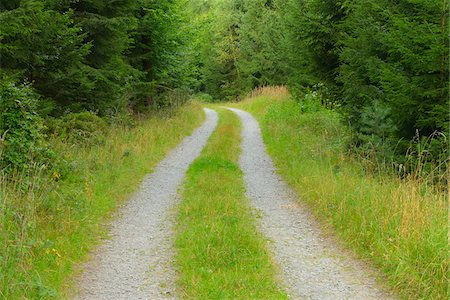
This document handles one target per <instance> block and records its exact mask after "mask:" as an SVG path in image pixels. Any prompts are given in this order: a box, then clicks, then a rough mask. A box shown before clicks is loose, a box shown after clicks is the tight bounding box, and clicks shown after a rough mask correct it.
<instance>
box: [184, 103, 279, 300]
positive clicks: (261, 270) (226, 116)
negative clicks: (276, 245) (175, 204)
mask: <svg viewBox="0 0 450 300" xmlns="http://www.w3.org/2000/svg"><path fill="white" fill-rule="evenodd" d="M238 124H239V120H238V118H237V117H236V116H235V115H234V114H233V113H232V112H230V111H222V112H221V113H220V119H219V125H218V128H217V130H216V131H215V132H214V133H213V135H212V137H211V139H210V141H209V143H208V144H207V146H206V148H205V149H204V150H203V152H202V154H201V156H200V157H199V158H198V159H197V160H196V161H195V162H194V163H193V164H192V165H191V167H190V168H189V170H188V174H187V179H186V183H185V185H184V190H183V193H182V196H183V200H182V203H181V204H180V207H179V215H178V217H179V218H178V220H179V223H178V233H177V238H176V248H177V252H178V254H177V258H176V261H177V265H178V268H179V271H180V279H179V283H180V286H181V295H182V296H181V298H183V299H286V298H287V297H286V295H285V294H284V292H282V291H281V290H280V289H279V287H278V286H277V284H276V282H275V280H274V273H275V272H274V267H273V266H272V265H271V261H270V258H269V254H268V253H267V249H266V247H265V243H266V241H265V239H264V238H263V237H262V236H261V235H260V234H259V233H258V232H257V230H256V226H255V222H254V214H253V212H252V210H251V208H250V206H249V203H248V200H247V199H246V197H245V188H244V183H243V175H242V172H241V170H240V169H239V167H238V165H237V161H238V156H239V153H240V140H241V138H240V127H239V126H238Z"/></svg>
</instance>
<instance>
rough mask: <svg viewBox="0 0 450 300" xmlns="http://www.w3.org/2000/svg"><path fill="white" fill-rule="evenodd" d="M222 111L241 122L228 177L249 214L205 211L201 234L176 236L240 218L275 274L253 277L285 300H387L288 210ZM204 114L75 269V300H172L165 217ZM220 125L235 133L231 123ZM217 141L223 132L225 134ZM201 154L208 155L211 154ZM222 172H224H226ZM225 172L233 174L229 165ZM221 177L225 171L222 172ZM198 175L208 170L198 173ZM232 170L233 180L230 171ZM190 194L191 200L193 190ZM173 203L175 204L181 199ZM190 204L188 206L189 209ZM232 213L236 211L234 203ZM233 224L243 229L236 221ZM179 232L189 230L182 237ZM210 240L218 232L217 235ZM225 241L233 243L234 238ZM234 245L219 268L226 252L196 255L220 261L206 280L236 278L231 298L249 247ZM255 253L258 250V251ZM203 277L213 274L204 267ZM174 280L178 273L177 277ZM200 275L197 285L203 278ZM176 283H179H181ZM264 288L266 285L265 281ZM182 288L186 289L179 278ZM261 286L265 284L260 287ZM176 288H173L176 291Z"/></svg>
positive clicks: (260, 158)
mask: <svg viewBox="0 0 450 300" xmlns="http://www.w3.org/2000/svg"><path fill="white" fill-rule="evenodd" d="M232 110H233V112H235V113H236V114H237V115H238V116H239V118H240V120H241V125H240V126H242V140H241V149H242V150H241V154H240V158H239V165H240V167H241V169H242V173H243V177H242V178H240V177H239V173H237V175H236V174H235V175H232V177H234V178H235V179H236V178H237V180H238V181H239V180H240V181H241V182H242V185H244V184H245V187H246V196H247V198H248V199H249V200H250V203H251V204H250V206H253V207H252V208H251V210H252V211H253V212H252V213H251V214H249V215H247V216H242V215H240V214H239V212H232V211H231V209H230V208H229V207H226V209H225V211H223V212H215V211H212V212H206V214H211V216H213V217H208V218H209V219H210V220H208V221H211V222H212V223H211V224H210V225H201V224H200V225H199V224H197V223H192V222H191V223H189V222H187V223H186V224H182V225H183V228H181V229H182V230H184V229H186V227H189V226H193V227H195V226H197V227H198V226H200V227H202V226H206V227H208V228H210V229H208V232H212V231H213V230H215V227H218V226H219V224H220V226H221V227H230V228H231V227H233V226H234V224H236V223H240V222H241V221H242V220H239V218H246V217H249V218H251V219H253V220H250V221H249V224H252V223H253V221H255V220H256V221H255V223H256V227H255V230H256V228H258V231H261V233H262V235H263V236H264V238H263V240H262V241H263V242H262V246H261V247H262V248H264V249H262V252H264V253H265V252H267V253H268V255H267V256H265V255H261V258H258V259H260V262H261V265H262V266H264V267H263V268H265V269H271V268H273V269H274V270H279V272H278V273H279V274H278V275H273V274H272V273H271V272H270V271H269V272H268V273H267V274H264V275H263V276H266V277H271V276H272V275H273V277H274V278H273V282H275V285H277V286H279V287H280V288H281V289H285V290H286V292H287V294H288V295H289V297H290V298H293V299H389V298H390V297H391V296H390V294H389V293H388V292H386V291H385V290H384V289H383V288H381V287H380V286H378V285H377V283H376V280H375V278H376V277H377V276H376V275H375V274H374V271H372V270H370V269H369V268H367V267H366V266H365V264H364V263H361V262H360V261H358V260H357V259H354V258H352V255H350V254H349V253H346V252H345V251H344V250H342V248H340V247H339V246H338V245H337V243H334V242H333V241H332V239H331V238H329V237H327V236H326V235H325V234H324V233H323V232H322V231H321V229H320V226H319V225H318V224H317V223H315V222H314V221H313V218H312V217H311V216H310V214H309V213H308V209H306V208H305V207H304V206H302V205H300V204H299V203H298V201H297V199H298V197H297V196H295V195H294V193H293V192H292V191H291V190H290V189H289V188H288V187H287V185H286V184H285V183H284V182H283V181H282V180H281V178H280V177H279V176H278V175H277V174H276V173H275V169H274V166H273V163H272V161H271V159H270V157H269V156H268V154H267V153H266V150H265V145H264V142H263V140H262V136H261V131H260V128H259V124H258V122H257V121H256V120H255V119H254V118H253V117H252V116H251V115H250V114H249V113H246V112H244V111H241V110H237V109H232ZM206 113H207V120H206V122H205V123H204V124H203V125H202V126H201V127H200V128H199V129H198V130H197V131H195V132H194V134H193V135H192V136H190V137H187V138H186V139H185V140H184V141H183V142H182V143H181V144H180V145H179V146H178V147H176V148H175V149H174V150H173V151H172V152H171V153H170V154H169V155H168V156H167V157H166V158H165V159H164V160H163V161H162V162H161V163H160V164H159V166H158V167H157V168H156V169H155V171H154V172H153V173H152V174H150V175H149V176H148V177H147V178H146V179H145V180H144V182H143V184H142V187H141V190H140V191H139V192H138V193H137V194H136V195H135V196H134V197H133V198H132V199H131V200H130V201H129V202H128V203H127V204H126V205H125V206H124V207H123V208H122V209H120V210H119V214H118V217H117V219H116V220H115V221H114V222H113V223H112V225H111V230H110V236H111V239H109V240H107V241H105V243H104V244H103V245H101V246H100V247H99V248H98V249H97V250H96V251H95V253H94V254H93V257H92V259H91V260H90V261H89V262H87V263H86V265H85V266H83V269H84V270H85V271H84V273H83V274H82V275H81V276H80V278H79V280H78V283H77V287H76V289H77V293H76V296H75V298H76V299H94V298H95V299H109V298H114V299H161V298H176V297H177V293H178V291H179V290H177V288H176V286H177V284H176V277H177V274H176V271H175V270H176V269H177V266H176V264H175V260H176V259H174V257H175V254H174V249H173V244H175V242H174V239H173V237H174V235H175V234H176V233H175V230H174V227H173V226H174V222H176V221H175V220H174V216H173V210H172V208H173V207H176V204H177V199H178V197H177V188H178V186H179V185H180V183H181V182H182V180H183V177H184V174H185V173H186V171H187V170H188V168H189V165H190V164H191V163H192V162H193V161H194V159H195V158H196V157H197V156H199V155H200V152H201V150H202V148H203V147H204V145H205V144H206V143H207V140H208V138H209V136H210V135H211V133H212V132H213V130H214V128H215V127H216V124H217V115H216V113H215V112H213V111H212V110H207V111H206ZM236 120H237V119H236ZM235 123H237V122H235ZM230 126H235V127H239V124H234V125H230ZM216 132H217V131H216ZM224 132H225V133H226V131H224ZM224 138H225V137H224ZM219 139H220V137H219ZM234 142H235V141H234ZM224 147H226V145H220V144H217V142H216V146H215V147H212V149H213V150H209V151H210V152H211V151H212V152H214V151H216V152H217V151H223V148H224ZM221 148H222V149H221ZM231 148H232V147H230V149H231ZM214 149H215V150H214ZM202 155H205V154H202ZM208 155H214V153H209V154H208ZM236 157H237V156H236ZM225 162H226V161H225ZM221 164H223V162H222V163H221ZM226 165H227V164H226ZM227 166H228V167H229V165H227ZM230 166H233V165H232V162H231V163H230ZM228 167H226V168H225V169H227V168H228ZM220 168H222V169H223V168H224V166H222V165H220V166H219V169H220ZM229 169H230V170H232V171H233V170H234V169H233V168H231V167H230V168H229ZM205 170H206V171H208V169H205ZM237 170H238V172H240V171H239V169H237ZM202 172H203V171H202ZM206 176H207V178H208V176H209V178H211V180H214V179H212V177H211V176H214V174H213V173H211V174H210V175H208V174H206ZM194 178H195V177H194ZM188 181H189V179H188ZM196 181H197V180H195V179H194V180H193V184H196V183H198V182H196ZM229 183H232V181H229ZM188 184H189V182H188ZM226 184H227V183H225V182H222V183H221V184H216V185H221V186H225V185H226ZM234 184H236V183H234ZM237 184H238V185H239V184H240V183H237ZM194 186H195V185H194ZM198 188H201V186H200V187H196V189H198ZM213 188H214V187H208V190H205V191H203V192H204V193H205V194H206V193H211V195H210V194H207V195H208V197H210V198H211V201H213V199H212V197H213V192H212V189H213ZM189 193H190V192H189V191H188V194H189ZM192 193H195V191H194V192H192ZM183 196H185V198H186V197H188V196H186V195H183ZM208 197H207V198H208ZM236 197H237V198H239V197H241V196H239V195H238V196H236ZM242 198H245V197H242ZM205 199H206V198H205ZM206 200H209V199H206ZM234 200H236V199H234ZM181 201H182V202H183V200H181ZM230 201H231V199H230ZM239 201H244V200H240V199H237V202H239ZM195 205H197V206H198V204H195ZM195 205H194V206H193V207H189V206H187V207H185V208H184V209H185V211H186V212H187V213H189V212H191V211H192V210H194V209H195ZM205 205H206V204H205ZM200 206H202V204H200ZM182 207H183V206H182ZM236 207H241V206H240V204H238V205H237V206H236ZM211 209H212V210H215V209H217V207H214V206H211ZM201 214H205V212H201ZM217 216H219V218H217ZM192 218H193V217H192V216H190V215H187V217H186V219H187V220H188V221H192ZM220 218H223V219H224V220H225V223H223V224H221V223H219V221H220V220H219V219H220ZM231 221H232V222H231ZM243 224H246V223H245V222H243ZM187 229H188V230H189V228H187ZM239 230H240V229H238V231H239ZM252 230H253V229H252ZM192 232H193V233H194V236H193V237H189V238H188V240H195V238H200V239H202V238H203V236H195V234H200V232H201V231H195V230H194V231H192ZM214 232H219V233H223V231H222V228H220V229H219V230H218V231H217V230H216V231H214ZM223 234H224V236H217V237H213V238H214V240H215V241H216V242H217V240H218V241H222V242H223V241H224V239H225V238H231V239H233V237H227V236H226V233H223ZM255 234H259V233H255ZM235 235H239V232H237V234H235ZM204 238H206V237H204ZM266 239H268V241H267V240H266ZM256 240H258V238H256ZM241 243H242V241H241V240H239V237H235V239H234V240H232V241H230V247H234V248H236V249H234V248H233V253H232V258H233V261H232V262H231V263H230V264H227V265H225V266H224V264H223V259H222V258H223V257H224V252H226V249H222V248H217V249H215V248H214V244H208V245H206V246H207V249H206V252H205V255H211V259H212V258H213V257H218V258H219V260H221V263H220V267H217V269H216V270H215V269H208V272H206V273H208V274H211V275H210V276H211V277H214V276H216V274H214V273H221V272H225V273H226V272H229V271H230V270H231V271H232V272H233V270H234V273H236V274H234V278H233V279H232V283H236V284H235V286H236V289H245V284H247V283H246V282H242V278H243V277H245V276H246V274H244V273H241V272H243V271H237V268H238V267H237V266H240V265H241V266H243V268H244V269H245V267H246V266H245V263H243V264H241V262H239V261H236V260H239V259H241V258H242V259H247V258H245V255H247V256H249V255H248V254H246V253H247V252H248V251H250V250H249V248H251V247H253V246H252V245H243V244H241ZM255 243H259V242H255ZM219 244H220V242H219ZM256 248H257V247H256ZM265 248H267V251H266V250H265ZM176 250H179V249H176ZM260 250H261V249H260ZM188 251H189V249H188ZM192 251H193V253H191V254H192V257H195V256H196V255H197V256H198V253H195V251H196V250H195V249H193V250H192ZM214 251H216V252H214ZM258 251H259V250H257V252H258ZM178 252H180V251H178ZM239 253H241V254H242V253H244V256H242V255H241V256H239ZM258 253H259V252H258ZM250 256H253V254H250ZM209 260H210V258H207V259H206V261H209ZM266 265H269V267H266ZM270 265H272V267H270ZM200 267H202V266H200ZM208 268H209V267H208ZM211 268H214V266H213V267H211ZM221 268H222V269H221ZM223 268H227V270H223ZM203 269H206V267H205V268H200V271H201V270H203ZM255 270H256V271H255V273H258V272H259V270H258V266H256V269H255ZM250 272H253V271H250ZM181 273H183V269H182V270H181ZM274 273H276V272H274ZM208 274H207V276H209V275H208ZM202 275H204V274H202ZM180 276H181V277H182V276H183V274H181V275H180ZM188 277H190V278H194V277H195V280H194V279H192V281H195V282H193V283H192V284H194V285H202V283H201V282H198V280H202V276H198V277H196V276H195V275H190V276H188ZM275 277H276V278H275ZM226 280H228V279H227V278H225V277H223V278H222V277H220V276H219V277H218V278H217V282H214V283H212V285H215V286H218V287H219V290H220V287H221V285H220V283H221V282H225V281H226ZM233 280H234V281H233ZM252 280H254V278H253V279H252ZM271 280H272V279H270V278H269V279H268V281H271ZM187 281H189V278H188V280H187ZM187 284H188V285H189V284H191V283H187ZM270 285H271V283H269V286H270ZM231 286H233V284H231ZM255 286H256V288H257V286H258V282H256V285H254V286H253V287H252V288H253V289H254V288H255ZM243 287H244V288H243ZM185 288H186V287H181V290H183V289H185ZM208 291H209V292H211V293H213V292H212V289H211V288H210V287H208V288H207V290H206V293H208ZM213 295H214V294H210V297H209V298H211V297H212V298H214V296H213ZM215 295H216V296H217V295H220V294H215ZM222 295H223V294H222ZM231 295H234V296H233V298H253V297H255V295H258V293H257V292H256V294H255V291H252V292H251V293H250V292H249V293H248V294H246V291H240V294H233V293H231ZM252 295H253V296H252ZM203 296H205V295H203ZM217 297H219V296H217ZM260 297H261V296H260ZM264 297H269V298H271V299H272V298H276V299H284V298H285V297H286V295H285V294H284V293H283V292H277V291H275V292H274V293H273V294H271V295H270V296H269V295H266V296H264Z"/></svg>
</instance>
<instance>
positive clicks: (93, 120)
mask: <svg viewBox="0 0 450 300" xmlns="http://www.w3.org/2000/svg"><path fill="white" fill-rule="evenodd" d="M46 125H47V130H48V132H49V133H50V134H52V135H55V136H58V137H60V138H61V139H63V140H66V141H67V142H69V143H74V144H87V145H92V144H96V143H100V142H101V141H103V139H104V134H105V133H106V128H107V126H106V122H105V120H103V119H102V118H100V117H99V116H97V115H96V114H95V113H93V112H89V111H85V112H80V113H71V114H68V115H65V116H64V117H62V118H60V119H48V120H47V122H46Z"/></svg>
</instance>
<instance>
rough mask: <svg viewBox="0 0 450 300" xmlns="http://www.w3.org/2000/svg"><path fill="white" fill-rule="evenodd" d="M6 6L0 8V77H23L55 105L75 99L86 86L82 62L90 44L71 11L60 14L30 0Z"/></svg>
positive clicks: (61, 104)
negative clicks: (74, 22) (76, 23)
mask: <svg viewBox="0 0 450 300" xmlns="http://www.w3.org/2000/svg"><path fill="white" fill-rule="evenodd" d="M9 8H10V9H1V10H0V23H1V24H2V26H1V29H0V41H1V45H0V56H1V58H2V59H1V60H0V66H1V70H0V78H5V77H10V78H13V79H14V80H17V81H19V82H20V81H23V80H27V81H28V82H30V83H31V84H33V87H34V88H35V89H36V91H37V92H38V93H39V94H41V95H43V96H45V97H49V98H51V99H53V100H54V101H56V102H57V106H58V107H59V106H64V105H68V104H70V103H73V102H75V101H78V98H77V96H78V93H80V92H81V91H83V90H84V89H86V85H88V83H87V82H86V81H87V79H86V76H87V75H86V70H85V68H83V64H82V62H83V59H84V57H85V56H86V55H87V54H88V53H89V49H90V43H84V42H83V39H84V38H85V36H84V35H83V34H82V32H81V29H80V28H79V27H76V26H74V24H73V20H72V16H73V14H72V11H68V12H66V13H65V14H61V13H59V12H58V11H54V10H48V9H46V8H45V7H44V3H43V2H42V1H33V0H28V1H20V4H19V3H18V4H17V5H16V6H10V7H9Z"/></svg>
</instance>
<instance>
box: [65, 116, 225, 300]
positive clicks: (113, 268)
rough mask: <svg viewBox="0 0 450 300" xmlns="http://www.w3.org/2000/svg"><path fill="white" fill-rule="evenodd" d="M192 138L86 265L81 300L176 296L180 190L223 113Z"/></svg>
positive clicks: (149, 181) (147, 182)
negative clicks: (176, 207) (176, 211)
mask: <svg viewBox="0 0 450 300" xmlns="http://www.w3.org/2000/svg"><path fill="white" fill-rule="evenodd" d="M205 112H206V121H205V123H204V124H203V125H202V126H201V127H199V128H198V129H197V130H196V131H194V133H193V134H192V135H191V136H189V137H186V138H185V139H184V140H183V141H182V142H181V143H180V144H179V145H178V146H177V147H176V148H175V149H174V150H172V151H171V152H170V153H169V155H168V156H167V157H166V158H165V159H164V160H163V161H161V162H160V163H159V165H158V166H157V167H156V168H155V171H154V172H153V173H151V174H150V175H148V176H147V177H146V178H145V179H144V181H143V183H142V186H141V189H140V191H139V192H138V193H137V194H136V195H134V196H133V197H132V199H131V200H130V201H129V202H128V203H127V204H126V205H125V206H124V207H122V208H121V209H119V212H118V216H117V218H116V220H115V221H114V222H113V223H112V225H111V229H110V236H111V239H109V240H107V241H105V243H104V244H102V245H101V246H100V247H98V248H97V249H96V250H95V252H94V253H93V256H92V259H91V260H90V261H89V262H87V263H86V264H85V265H84V268H83V270H84V273H83V274H82V275H81V276H80V278H79V280H78V282H77V288H76V290H77V291H76V295H75V296H74V298H75V299H89V300H91V299H95V300H100V299H114V300H118V299H133V300H135V299H136V300H137V299H167V298H175V271H174V268H173V266H172V263H173V250H172V248H173V247H172V245H173V236H174V232H173V215H172V214H171V212H170V211H171V208H172V207H173V206H174V204H175V203H176V202H177V188H178V186H179V185H180V183H181V181H182V179H183V177H184V175H185V172H186V170H187V169H188V167H189V165H190V164H191V163H192V161H193V160H194V159H195V158H196V157H197V156H198V155H199V154H200V152H201V150H202V149H203V147H204V146H205V144H206V142H207V140H208V138H209V136H210V135H211V133H212V132H213V130H214V129H215V127H216V125H217V119H218V117H217V113H216V112H215V111H213V110H210V109H205Z"/></svg>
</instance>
